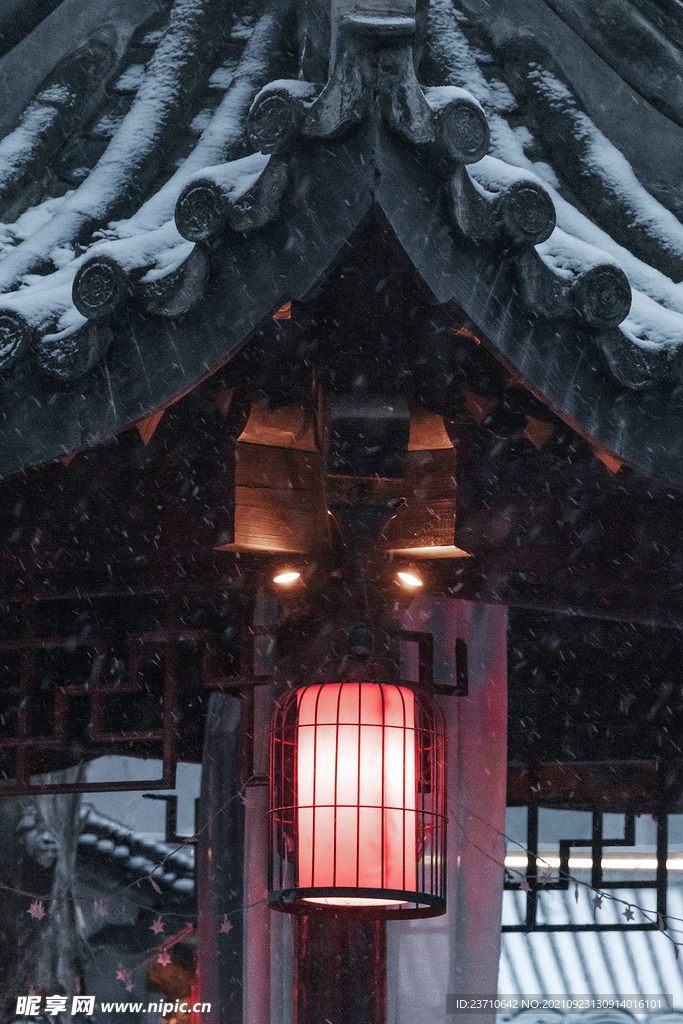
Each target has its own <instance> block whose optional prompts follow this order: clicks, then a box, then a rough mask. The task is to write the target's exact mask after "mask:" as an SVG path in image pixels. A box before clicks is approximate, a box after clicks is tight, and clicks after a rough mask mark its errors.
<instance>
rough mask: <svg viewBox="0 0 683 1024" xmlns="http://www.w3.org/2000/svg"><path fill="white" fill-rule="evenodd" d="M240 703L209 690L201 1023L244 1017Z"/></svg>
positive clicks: (237, 1022)
mask: <svg viewBox="0 0 683 1024" xmlns="http://www.w3.org/2000/svg"><path fill="white" fill-rule="evenodd" d="M240 714H241V706H240V701H239V700H238V699H237V698H236V697H230V696H226V695H225V694H221V693H214V694H212V695H211V699H210V701H209V709H208V713H207V719H206V733H205V739H204V755H203V759H202V790H201V800H200V805H199V821H198V826H199V832H198V842H197V889H198V892H199V944H198V951H197V960H198V965H197V966H198V976H199V998H200V999H201V1001H202V1002H203V1003H210V1004H211V1012H210V1013H207V1014H202V1024H241V1022H242V934H243V921H242V900H243V888H242V863H243V851H244V805H243V803H242V800H241V799H240V777H239V770H238V758H237V753H238V745H239V736H238V731H239V723H240Z"/></svg>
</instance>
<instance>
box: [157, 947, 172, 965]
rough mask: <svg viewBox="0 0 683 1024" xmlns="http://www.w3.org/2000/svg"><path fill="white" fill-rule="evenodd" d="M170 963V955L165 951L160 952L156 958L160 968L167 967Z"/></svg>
mask: <svg viewBox="0 0 683 1024" xmlns="http://www.w3.org/2000/svg"><path fill="white" fill-rule="evenodd" d="M170 962H171V957H170V955H169V954H168V953H167V952H166V950H165V949H164V950H162V952H161V953H159V956H158V957H157V963H158V964H161V966H162V967H168V965H169V964H170Z"/></svg>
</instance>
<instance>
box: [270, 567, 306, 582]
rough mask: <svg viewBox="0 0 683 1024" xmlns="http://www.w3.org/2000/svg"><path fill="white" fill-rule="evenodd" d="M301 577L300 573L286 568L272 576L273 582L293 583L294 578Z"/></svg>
mask: <svg viewBox="0 0 683 1024" xmlns="http://www.w3.org/2000/svg"><path fill="white" fill-rule="evenodd" d="M299 579H301V573H300V572H296V571H295V570H294V569H287V570H286V571H285V572H280V573H278V574H277V576H273V583H281V584H287V583H294V582H295V580H299Z"/></svg>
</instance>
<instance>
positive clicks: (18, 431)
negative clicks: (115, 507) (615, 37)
mask: <svg viewBox="0 0 683 1024" xmlns="http://www.w3.org/2000/svg"><path fill="white" fill-rule="evenodd" d="M124 6H125V0H118V7H115V8H112V11H113V14H112V20H113V23H114V25H115V29H108V30H107V31H105V29H104V28H103V29H102V30H101V31H96V32H94V33H91V34H90V35H89V36H88V38H87V39H85V40H75V43H76V44H77V45H75V48H74V50H73V52H72V54H71V55H70V56H68V57H67V58H65V59H62V60H61V62H57V63H56V67H54V68H52V67H46V74H45V78H44V81H43V84H42V85H41V86H40V87H39V89H38V90H37V92H36V94H35V97H34V99H33V100H32V101H31V103H30V104H29V106H28V107H27V108H26V110H25V112H24V114H23V115H22V117H21V119H20V121H19V122H18V124H17V125H16V126H15V127H14V129H12V130H11V131H10V132H9V133H8V134H7V135H6V136H5V138H4V139H2V140H0V216H3V217H4V218H5V220H6V223H5V224H4V225H3V227H2V234H1V235H0V378H1V382H2V385H3V386H2V388H1V390H2V395H1V396H0V403H1V405H2V410H3V414H4V419H5V431H6V434H5V438H4V440H3V441H2V443H0V473H5V474H6V473H8V472H12V471H14V470H17V469H19V468H21V467H23V466H26V465H30V464H35V463H38V462H41V461H45V460H47V459H50V458H55V457H58V456H63V455H64V454H66V453H68V452H70V451H73V450H74V449H77V448H81V447H83V446H85V445H88V444H91V443H93V442H95V441H97V440H98V439H101V438H103V437H106V436H108V435H110V434H111V433H113V432H115V431H117V430H119V429H122V428H123V427H125V426H127V425H129V424H131V423H133V422H136V421H138V420H140V419H141V418H143V417H145V416H148V415H149V414H150V413H151V412H153V411H155V410H158V409H160V408H163V407H164V406H165V405H167V404H169V403H170V402H171V401H173V400H174V398H175V397H177V395H178V394H181V393H183V392H185V391H186V390H187V389H188V388H190V387H191V386H192V385H193V384H194V383H196V382H197V381H198V380H199V379H201V378H202V377H203V376H205V375H206V374H207V373H210V372H211V371H212V370H213V369H215V368H216V367H217V366H218V365H220V364H221V362H224V361H225V360H226V359H229V358H230V357H231V355H232V354H233V353H234V352H236V351H237V350H238V348H239V347H241V345H242V344H243V342H244V339H245V338H246V337H247V336H248V335H249V333H250V332H251V331H253V330H254V328H256V327H257V325H258V324H259V323H260V322H261V321H262V320H263V319H264V318H266V317H268V316H270V315H272V313H273V312H274V311H275V310H277V309H278V308H279V307H280V306H281V305H282V303H283V302H284V301H286V300H289V299H292V298H293V299H296V300H299V299H300V298H302V297H303V296H305V295H306V294H308V292H309V291H310V289H311V288H312V286H313V285H314V284H315V283H316V282H317V281H318V280H319V279H320V278H321V276H322V275H323V274H324V273H326V272H327V270H328V268H329V267H330V266H331V264H332V263H333V261H334V259H335V257H336V255H337V253H338V252H339V251H340V249H341V248H342V246H343V245H344V244H345V243H347V241H348V240H349V238H351V237H352V236H353V234H354V232H356V231H357V230H359V229H360V228H361V226H362V225H363V224H364V223H367V221H368V220H369V219H371V218H373V217H377V216H382V217H384V218H385V220H386V222H388V225H389V226H390V228H391V230H392V231H393V232H394V234H395V236H396V238H397V239H398V241H399V243H400V244H401V246H402V247H403V249H404V250H405V252H406V253H407V254H408V256H409V258H410V260H411V261H412V263H413V265H414V267H415V268H416V272H417V274H418V275H419V277H421V278H422V280H423V281H424V282H425V283H426V285H427V286H428V288H429V289H430V290H431V292H432V293H433V295H434V297H435V298H436V300H437V301H438V302H441V303H452V302H456V303H457V304H458V305H459V307H460V308H461V309H462V310H464V311H465V313H466V315H467V316H468V317H469V318H470V320H471V321H472V322H473V323H475V324H476V325H477V328H478V329H479V331H480V332H481V334H482V336H484V337H485V338H488V340H489V341H490V342H491V344H492V345H493V346H494V347H496V348H497V349H499V351H500V352H501V353H502V355H503V356H504V358H505V359H506V360H507V361H508V362H510V363H512V364H513V365H514V366H516V368H517V370H518V371H519V372H521V373H522V374H523V375H524V376H525V377H526V379H527V380H528V381H529V383H530V385H531V386H532V387H533V388H534V389H535V390H536V391H537V392H539V393H541V394H543V395H544V396H545V398H546V399H547V401H548V402H549V403H550V404H551V405H553V406H554V407H555V408H556V409H557V410H559V411H560V412H561V413H563V414H564V415H566V416H569V417H570V418H571V419H572V420H573V421H577V422H578V423H579V424H580V425H581V426H582V427H583V428H584V429H585V430H586V431H587V432H588V433H590V434H591V435H593V436H595V437H596V438H597V439H599V440H600V442H601V444H603V445H605V446H606V447H608V448H611V450H613V451H615V452H617V453H618V454H619V455H620V456H621V457H623V458H626V459H630V460H631V461H633V462H635V463H638V464H640V465H641V466H642V467H643V468H644V469H646V470H647V471H651V472H658V473H661V474H662V475H664V476H668V477H669V478H670V479H672V480H678V479H680V475H681V474H680V469H678V468H676V467H677V466H678V464H679V463H680V460H678V459H677V458H675V457H674V456H672V454H671V450H670V449H671V440H670V439H671V437H672V436H678V435H680V425H681V422H682V421H683V407H681V405H680V399H679V395H678V392H679V390H680V388H679V384H680V382H681V380H683V360H682V359H681V357H680V352H681V351H683V349H681V348H680V345H681V339H683V292H681V287H683V285H681V284H680V283H679V282H680V281H681V280H682V279H683V225H681V223H680V221H679V220H678V219H677V217H676V215H675V212H677V211H678V210H679V208H683V196H678V193H674V191H673V186H672V187H671V188H669V186H667V187H660V188H659V192H658V197H659V198H660V199H666V196H667V195H669V198H670V199H671V201H670V202H669V206H671V207H672V209H666V208H665V206H664V205H663V204H662V203H661V202H658V201H657V200H655V198H653V196H652V195H650V194H649V193H648V192H647V191H646V189H645V188H644V187H643V185H641V184H640V182H639V181H638V180H637V179H636V177H635V175H634V173H633V171H632V169H631V167H630V166H629V164H628V162H627V160H626V159H625V157H624V156H623V155H622V154H621V153H619V152H618V151H617V150H616V149H615V148H614V146H613V145H612V144H611V143H610V142H609V141H608V138H607V137H606V136H605V135H603V134H602V133H601V132H600V131H599V129H598V128H597V127H596V125H595V124H594V122H593V121H592V120H591V117H590V116H589V114H588V113H587V112H586V109H585V107H586V104H585V103H584V101H583V99H582V98H579V95H578V93H577V91H576V83H575V82H571V81H569V79H568V78H567V76H566V67H564V68H560V67H559V65H558V64H557V62H556V60H555V58H554V57H553V56H552V54H551V53H550V52H549V50H548V49H547V48H546V49H544V47H543V45H542V44H541V42H539V39H540V40H542V43H543V44H548V43H549V41H550V39H551V36H550V33H549V30H548V27H547V25H546V21H547V19H548V18H551V19H556V21H557V24H558V25H563V26H564V23H563V22H561V21H560V18H561V17H564V6H565V5H564V4H563V3H562V0H556V2H555V3H554V4H553V7H554V8H555V9H557V10H558V13H559V17H558V15H557V14H552V13H547V12H546V14H544V16H543V18H541V17H540V15H539V17H538V19H537V22H535V21H534V17H535V16H532V15H525V17H526V18H527V22H528V23H527V24H521V25H514V26H511V23H510V21H509V19H508V11H507V6H508V5H507V0H496V2H495V3H492V4H491V5H489V6H488V7H487V13H485V14H480V13H476V12H475V13H472V12H471V11H470V10H469V8H470V7H472V6H473V5H472V4H471V2H468V4H467V6H466V7H465V6H463V7H461V8H458V7H454V6H452V5H451V3H450V2H449V0H432V3H431V5H430V6H429V8H428V9H426V8H425V7H424V6H423V5H417V4H416V3H415V0H392V2H391V3H386V4H382V5H378V4H376V3H372V2H371V0H343V2H340V3H336V4H329V5H328V4H327V3H324V2H322V0H320V2H319V3H316V4H303V3H301V4H298V5H294V6H293V7H291V8H290V7H287V6H286V5H284V4H276V5H275V6H274V7H271V8H269V9H268V10H266V11H265V12H264V13H262V14H261V15H260V17H257V18H252V20H251V22H249V20H248V19H247V21H245V20H244V18H242V17H241V15H240V13H239V11H237V12H235V11H233V12H228V11H227V10H226V9H225V7H224V6H223V4H222V2H221V0H176V2H175V3H174V4H173V6H172V8H171V10H170V12H169V14H168V16H166V15H164V16H158V15H157V16H155V20H154V21H153V22H149V23H145V24H141V25H139V26H138V27H137V28H136V29H135V31H134V32H133V33H132V35H131V34H130V30H129V29H128V34H126V32H125V31H124V30H123V29H122V28H121V23H122V22H117V17H116V12H117V10H118V9H119V8H123V7H124ZM626 6H627V7H628V6H629V3H628V2H627V3H626ZM58 14H59V12H58V11H56V12H54V15H53V17H56V16H57V15H58ZM572 17H574V15H572ZM544 18H545V19H546V20H545V21H544V20H543V19H544ZM567 20H569V21H571V18H570V17H569V15H567ZM217 24H222V25H224V26H225V34H224V36H221V35H220V33H217V32H216V31H215V26H216V25H217ZM553 24H554V22H553ZM586 25H587V23H585V22H582V31H581V33H579V34H571V30H570V29H567V28H566V26H564V27H563V31H565V32H566V33H569V34H570V35H571V47H573V48H574V49H573V50H572V49H571V47H570V48H569V49H568V50H567V52H568V53H569V54H570V56H571V55H573V54H575V53H580V52H583V51H582V50H581V48H582V47H584V49H585V46H586V44H585V43H584V42H582V41H581V39H580V38H579V35H583V37H584V39H586V38H587V39H588V41H589V42H591V40H592V39H593V35H595V37H596V40H597V43H596V48H597V49H598V50H600V51H601V52H604V53H605V54H609V52H611V51H610V48H609V45H608V43H609V40H606V38H605V31H606V30H605V29H604V28H602V29H601V30H600V33H597V29H596V30H594V28H591V26H590V25H588V27H586ZM574 27H576V26H574ZM646 28H647V25H646ZM34 31H37V30H34ZM62 31H63V32H66V31H67V26H62ZM653 31H654V28H653ZM107 32H108V33H109V34H107ZM112 32H113V35H112ZM531 32H535V37H534V38H532V36H531V35H530V33H531ZM596 33H597V35H596ZM564 44H565V45H568V44H567V43H566V39H565V40H564ZM671 47H673V50H675V52H676V53H678V54H680V48H678V47H679V44H678V41H677V39H673V40H672V42H671V46H670V47H669V49H668V50H667V53H668V54H669V57H670V58H671V59H673V56H672V54H673V50H671ZM669 50H671V52H669ZM8 57H11V54H9V55H7V56H6V57H5V58H3V59H2V60H4V61H6V60H7V59H8ZM48 57H49V54H48ZM46 59H47V58H46ZM603 70H604V69H603ZM605 73H609V74H612V75H613V77H614V79H615V80H616V76H617V73H616V72H614V71H609V69H607V71H605ZM595 74H597V72H595ZM1 80H2V61H0V82H1ZM589 84H590V83H589ZM624 88H626V86H624ZM586 92H590V89H584V93H586ZM653 95H654V94H653ZM659 106H660V107H661V103H660V104H659ZM655 113H656V117H661V116H662V115H661V114H659V113H658V112H655V111H654V110H653V114H652V117H653V118H654V117H655ZM652 123H653V125H655V121H654V120H653V121H652ZM652 130H653V132H654V133H655V135H656V131H657V130H658V128H657V126H656V125H655V127H653V129H652ZM674 130H675V131H676V132H678V131H679V129H678V126H677V125H673V124H672V131H674ZM64 137H65V138H66V142H65V143H63V144H62V145H61V146H60V145H59V140H60V139H61V138H64ZM681 146H682V147H683V138H682V139H681ZM654 177H656V175H654ZM667 188H668V192H667ZM380 211H381V213H380ZM367 344H368V345H369V346H372V339H371V338H368V339H367ZM617 407H618V415H617V414H616V412H615V411H614V410H615V409H616V408H617ZM596 410H599V411H597V412H596ZM653 416H656V418H657V420H658V422H659V423H660V424H661V434H659V435H658V436H657V437H654V436H653V435H652V426H651V424H652V420H653ZM648 424H649V426H648ZM648 430H649V431H650V433H649V434H648V433H647V431H648ZM644 431H645V433H644Z"/></svg>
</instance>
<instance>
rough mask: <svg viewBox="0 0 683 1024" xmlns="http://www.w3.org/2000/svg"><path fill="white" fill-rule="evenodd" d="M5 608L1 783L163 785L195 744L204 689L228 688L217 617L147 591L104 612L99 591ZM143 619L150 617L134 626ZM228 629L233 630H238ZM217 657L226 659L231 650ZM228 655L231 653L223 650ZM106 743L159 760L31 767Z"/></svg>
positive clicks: (25, 788)
mask: <svg viewBox="0 0 683 1024" xmlns="http://www.w3.org/2000/svg"><path fill="white" fill-rule="evenodd" d="M94 605H95V606H94V608H93V609H92V610H91V613H89V614H87V615H86V616H85V624H84V622H83V619H84V615H83V613H82V614H81V616H80V619H81V621H80V622H79V625H80V627H81V628H80V631H76V630H74V629H72V628H71V627H72V626H73V624H74V622H78V615H77V612H78V610H79V609H78V607H77V604H76V603H69V602H59V603H54V602H53V603H51V604H50V603H47V602H46V603H45V604H44V605H41V604H39V603H35V604H27V605H25V606H23V607H21V606H12V609H11V614H10V611H9V610H6V614H5V617H4V622H3V625H4V627H5V628H4V629H3V630H2V633H1V634H0V684H1V685H0V776H1V777H2V778H3V779H4V780H5V781H4V784H3V793H4V794H5V795H12V794H18V793H36V794H37V793H47V792H50V793H58V792H62V793H64V792H94V791H104V790H117V791H118V790H137V789H145V790H150V789H151V790H153V789H172V788H173V787H174V785H175V771H176V764H177V762H178V760H180V759H186V760H188V759H189V760H192V759H194V758H195V757H196V756H198V751H199V750H200V749H201V737H202V733H203V715H204V708H205V704H206V700H207V698H208V691H210V690H212V689H233V688H235V687H236V686H238V685H239V679H238V678H237V677H234V676H231V675H226V674H225V664H224V663H225V660H226V658H225V655H226V652H225V650H223V647H224V644H222V643H221V639H220V638H219V633H220V629H219V626H218V623H215V624H213V628H209V627H208V626H204V625H194V624H192V623H193V622H194V621H198V622H201V621H202V619H206V618H207V609H205V608H204V609H201V608H199V609H197V608H195V609H192V610H190V611H189V612H188V609H187V608H185V609H184V610H183V614H180V613H179V611H178V609H177V608H176V607H174V606H173V605H172V604H170V603H165V602H162V601H159V600H157V601H156V602H154V603H153V604H152V605H149V606H147V607H142V606H140V602H139V601H137V603H136V602H135V601H133V602H130V605H129V608H128V610H127V614H124V612H123V611H122V610H121V606H119V609H118V614H117V615H116V616H112V614H111V609H110V608H109V607H107V603H106V602H104V603H103V606H102V608H98V607H97V604H96V603H94ZM136 621H137V625H138V626H143V625H150V626H152V628H149V629H140V628H138V629H135V628H134V623H135V622H136ZM238 632H239V631H238ZM230 660H231V659H230V657H228V662H229V661H230ZM232 660H233V661H234V658H233V659H232ZM107 754H127V755H129V756H134V757H144V758H155V759H158V760H160V761H161V775H160V777H159V778H158V779H153V780H150V779H142V778H141V779H139V780H137V779H134V780H126V781H123V782H121V781H117V782H98V783H91V782H80V783H59V784H57V783H53V782H49V781H47V780H46V779H44V778H41V776H44V775H45V774H46V773H48V772H51V771H55V770H57V769H60V768H64V767H66V766H68V765H74V764H78V763H80V762H84V761H90V760H92V759H94V758H97V757H101V756H103V755H107Z"/></svg>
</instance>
